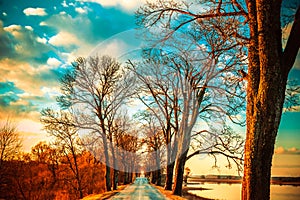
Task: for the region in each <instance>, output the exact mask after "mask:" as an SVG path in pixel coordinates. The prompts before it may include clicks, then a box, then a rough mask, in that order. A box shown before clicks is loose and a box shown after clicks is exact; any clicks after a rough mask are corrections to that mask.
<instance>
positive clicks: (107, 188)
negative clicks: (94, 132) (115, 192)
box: [102, 135, 111, 191]
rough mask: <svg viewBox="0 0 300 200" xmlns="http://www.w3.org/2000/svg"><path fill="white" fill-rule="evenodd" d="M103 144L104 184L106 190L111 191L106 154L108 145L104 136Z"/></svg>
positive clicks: (107, 156)
mask: <svg viewBox="0 0 300 200" xmlns="http://www.w3.org/2000/svg"><path fill="white" fill-rule="evenodd" d="M102 140H103V146H104V156H105V169H106V173H105V184H106V191H111V178H110V164H109V155H108V145H107V138H106V136H105V135H104V136H102Z"/></svg>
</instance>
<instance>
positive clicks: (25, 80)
mask: <svg viewBox="0 0 300 200" xmlns="http://www.w3.org/2000/svg"><path fill="white" fill-rule="evenodd" d="M143 2H145V1H143V0H69V1H66V0H65V1H61V0H26V1H20V0H0V122H1V121H4V120H6V118H7V117H10V118H12V119H14V120H15V121H16V124H17V127H18V130H19V131H20V133H21V134H22V137H23V139H24V149H25V150H26V151H29V150H30V148H31V147H32V146H33V145H35V144H36V143H37V142H39V141H40V140H46V139H47V134H46V133H45V132H44V131H43V130H42V128H43V127H42V125H41V124H40V122H39V118H40V111H41V109H43V108H46V107H50V108H52V107H56V104H55V98H56V97H57V95H59V83H58V80H59V78H60V77H61V76H62V75H63V74H64V72H65V71H66V70H67V69H68V67H69V66H70V64H71V62H72V61H74V59H76V57H79V56H87V55H89V54H91V52H95V50H97V52H100V53H101V54H109V55H112V56H113V55H118V56H120V55H122V54H124V53H126V51H128V50H133V49H135V48H138V46H139V45H140V44H139V42H138V41H137V39H136V38H135V37H134V36H133V35H134V31H132V30H133V29H134V28H136V25H135V17H134V12H135V10H136V9H137V8H138V7H139V6H140V5H142V3H143ZM107 41H109V42H107ZM290 78H292V79H294V78H300V59H299V56H298V59H297V62H296V63H295V66H294V69H293V71H292V73H291V75H290ZM299 119H300V112H299V109H298V111H294V112H285V113H284V114H283V117H282V122H281V125H280V129H279V134H278V137H277V142H276V154H278V155H279V154H280V155H289V156H290V155H293V156H299V154H300V150H299V149H300V123H299V122H298V123H297V121H299ZM237 130H239V131H240V132H241V133H242V134H244V132H245V131H244V130H245V129H244V128H237ZM293 158H295V157H293ZM279 160H280V159H279ZM295 165H297V166H299V169H300V164H299V163H296V164H295ZM199 173H200V172H199Z"/></svg>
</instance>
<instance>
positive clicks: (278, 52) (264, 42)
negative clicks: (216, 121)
mask: <svg viewBox="0 0 300 200" xmlns="http://www.w3.org/2000/svg"><path fill="white" fill-rule="evenodd" d="M247 7H248V12H249V25H250V36H251V39H250V45H249V55H248V58H249V68H248V77H247V80H248V88H247V133H246V144H245V163H244V177H243V186H242V199H243V200H253V199H255V200H266V199H269V198H270V178H271V165H272V156H273V153H274V144H275V139H276V135H277V131H278V127H279V123H280V119H281V113H282V108H283V103H284V98H285V88H286V81H287V77H288V73H289V71H290V69H291V68H292V65H293V63H294V60H295V57H296V55H297V51H298V49H299V41H295V44H296V45H292V46H294V49H292V51H291V54H294V55H292V57H291V58H292V59H294V60H293V61H292V62H290V60H289V61H288V62H290V63H291V64H288V63H287V62H286V56H291V55H286V51H287V50H289V48H290V46H289V45H288V44H287V47H286V49H285V52H282V44H281V37H282V35H281V27H280V8H281V2H280V1H278V0H248V1H247ZM296 16H297V17H298V18H299V9H298V12H297V15H296ZM297 17H296V19H297ZM297 24H298V25H297ZM295 25H297V26H298V29H296V32H297V33H298V35H299V33H300V31H299V30H300V29H299V27H300V26H299V20H298V21H297V23H294V26H295ZM294 31H295V30H294ZM292 34H293V29H292V31H291V35H290V39H295V38H293V37H292V38H291V36H292ZM295 48H296V50H295Z"/></svg>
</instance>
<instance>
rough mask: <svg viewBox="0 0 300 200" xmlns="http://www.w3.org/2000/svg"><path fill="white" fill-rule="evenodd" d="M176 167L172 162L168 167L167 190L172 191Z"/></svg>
mask: <svg viewBox="0 0 300 200" xmlns="http://www.w3.org/2000/svg"><path fill="white" fill-rule="evenodd" d="M174 166H175V162H172V163H170V164H169V165H168V166H167V174H166V183H165V190H172V182H173V171H174Z"/></svg>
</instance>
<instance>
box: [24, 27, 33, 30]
mask: <svg viewBox="0 0 300 200" xmlns="http://www.w3.org/2000/svg"><path fill="white" fill-rule="evenodd" d="M25 28H26V29H27V30H30V31H33V28H32V27H31V26H25Z"/></svg>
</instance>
